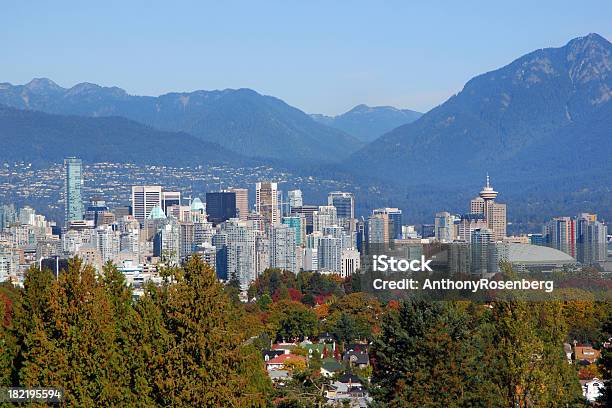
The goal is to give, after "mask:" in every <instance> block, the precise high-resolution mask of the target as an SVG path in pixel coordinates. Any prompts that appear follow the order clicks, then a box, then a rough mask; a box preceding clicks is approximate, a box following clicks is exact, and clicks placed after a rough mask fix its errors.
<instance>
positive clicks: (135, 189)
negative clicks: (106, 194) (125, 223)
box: [132, 186, 163, 226]
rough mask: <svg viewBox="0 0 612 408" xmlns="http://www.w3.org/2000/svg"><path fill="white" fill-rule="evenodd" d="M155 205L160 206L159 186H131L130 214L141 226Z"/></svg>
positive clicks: (160, 194) (160, 188)
mask: <svg viewBox="0 0 612 408" xmlns="http://www.w3.org/2000/svg"><path fill="white" fill-rule="evenodd" d="M155 207H159V208H160V209H161V208H162V187H161V186H132V215H133V216H134V218H136V219H137V220H138V222H139V223H140V225H141V226H143V225H144V222H145V220H146V219H147V218H148V217H149V215H150V214H151V211H153V209H154V208H155ZM162 211H163V209H162Z"/></svg>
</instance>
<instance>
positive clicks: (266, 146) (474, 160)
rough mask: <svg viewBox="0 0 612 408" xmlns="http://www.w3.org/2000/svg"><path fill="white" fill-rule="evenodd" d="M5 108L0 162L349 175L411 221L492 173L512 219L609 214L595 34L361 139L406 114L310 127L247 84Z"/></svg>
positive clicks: (67, 94)
mask: <svg viewBox="0 0 612 408" xmlns="http://www.w3.org/2000/svg"><path fill="white" fill-rule="evenodd" d="M0 104H4V105H6V106H3V107H0V146H2V148H0V160H12V159H17V158H21V159H26V160H33V161H37V160H52V161H56V162H57V160H58V159H61V158H62V157H65V156H67V155H77V156H80V157H82V158H83V159H85V160H91V161H94V160H95V161H102V160H104V161H132V162H136V163H159V164H169V165H180V164H205V163H228V164H232V163H234V164H244V163H255V162H256V163H262V162H263V163H268V164H270V163H276V164H280V163H281V162H280V161H279V159H280V160H285V161H291V163H292V166H293V167H292V168H291V171H293V172H294V173H299V172H302V174H304V175H314V176H319V175H322V176H325V177H326V178H328V179H344V180H348V181H350V183H351V184H350V185H351V186H353V187H356V188H357V190H359V191H360V192H361V193H360V194H361V196H360V197H358V200H357V201H358V202H359V203H362V204H363V205H364V206H366V207H368V208H372V207H373V206H379V205H382V206H389V205H390V206H398V207H400V208H402V209H404V210H405V214H406V215H407V216H408V218H410V217H413V219H430V218H431V215H432V211H433V209H448V210H452V209H453V208H460V207H459V206H465V202H467V201H466V200H467V199H469V198H471V195H474V194H476V193H477V191H479V188H480V187H481V186H482V183H483V180H484V176H485V174H486V173H487V172H488V173H489V174H490V175H491V176H492V179H493V181H494V187H496V189H498V190H499V191H501V192H502V194H500V197H499V199H500V200H503V201H506V202H507V203H508V204H509V208H512V210H511V211H512V219H514V220H518V219H520V217H521V215H522V216H524V221H525V222H530V220H532V219H533V218H532V217H533V215H534V214H537V216H538V217H542V216H548V215H551V214H556V215H559V214H560V213H564V214H563V215H571V214H573V213H571V212H569V211H574V212H576V211H594V212H600V214H602V215H603V216H604V218H605V217H608V218H612V212H611V211H612V167H611V166H610V158H611V157H612V44H610V42H609V41H607V40H606V39H605V38H603V37H601V36H599V35H597V34H589V35H587V36H584V37H579V38H576V39H573V40H571V41H569V42H568V43H567V44H566V45H565V46H562V47H558V48H546V49H539V50H536V51H534V52H531V53H529V54H527V55H524V56H522V57H520V58H518V59H516V60H515V61H513V62H511V63H510V64H508V65H506V66H504V67H502V68H499V69H496V70H494V71H491V72H487V73H484V74H482V75H478V76H476V77H474V78H472V79H471V80H469V81H468V82H467V83H466V84H465V86H464V87H463V89H462V90H461V91H460V92H459V93H458V94H456V95H453V96H452V97H450V98H449V99H448V100H447V101H445V102H444V103H442V104H441V105H439V106H437V107H436V108H434V109H432V110H430V111H429V112H427V113H425V114H423V115H422V116H420V117H419V118H418V119H416V120H414V121H412V122H410V123H405V124H401V125H400V126H399V127H396V128H394V129H392V130H390V131H388V132H387V133H385V134H383V135H382V136H380V137H378V138H376V139H374V140H372V141H370V142H369V143H367V144H366V143H364V142H363V140H370V139H371V138H374V137H376V134H377V132H384V131H381V130H380V129H383V127H385V126H386V127H390V126H393V125H392V120H391V118H394V119H393V120H395V118H397V120H399V118H400V116H402V117H404V118H406V116H405V115H404V114H401V115H400V114H398V112H402V111H400V110H398V109H394V108H386V107H383V108H380V107H374V108H370V107H367V106H365V105H360V106H357V107H355V108H354V109H352V110H351V111H349V112H347V113H345V114H343V115H340V116H337V117H325V116H322V115H315V116H314V118H315V119H316V120H314V119H313V118H312V117H311V116H309V115H307V114H306V113H304V112H302V111H300V110H298V109H296V108H293V107H291V106H289V105H287V104H286V103H285V102H283V101H281V100H280V99H277V98H274V97H271V96H264V95H260V94H258V93H257V92H255V91H252V90H249V89H238V90H229V89H228V90H223V91H195V92H191V93H170V94H166V95H162V96H159V97H146V96H132V95H128V94H127V93H126V92H125V91H123V90H122V89H119V88H107V87H100V86H98V85H93V84H86V83H85V84H79V85H76V86H74V87H72V88H69V89H66V88H62V87H60V86H58V85H56V84H55V83H53V82H52V81H50V80H48V79H35V80H32V81H31V82H30V83H28V84H26V85H11V84H7V83H4V84H0ZM404 113H405V112H404ZM415 114H416V113H415ZM416 115H418V114H416ZM413 117H414V115H413ZM402 120H406V119H402ZM321 122H322V123H321ZM359 123H360V124H359ZM353 125H354V127H352V128H351V126H353ZM335 127H338V128H339V129H336V128H335ZM349 133H352V134H353V135H349ZM359 138H361V139H362V140H359ZM368 138H370V139H368ZM17 141H18V142H17ZM143 147H144V148H143ZM247 156H248V157H247ZM262 159H263V160H262ZM334 162H335V163H334ZM282 165H284V164H282ZM356 183H357V184H356ZM347 185H348V184H347ZM321 188H322V189H323V188H324V187H323V186H322V187H321ZM466 192H467V193H466ZM468 193H469V194H468ZM466 194H468V195H467V196H466Z"/></svg>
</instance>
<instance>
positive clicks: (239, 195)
mask: <svg viewBox="0 0 612 408" xmlns="http://www.w3.org/2000/svg"><path fill="white" fill-rule="evenodd" d="M229 191H230V192H232V193H234V194H235V195H236V215H237V217H238V218H239V219H240V220H241V221H246V220H247V219H248V217H249V190H248V189H246V188H230V189H229Z"/></svg>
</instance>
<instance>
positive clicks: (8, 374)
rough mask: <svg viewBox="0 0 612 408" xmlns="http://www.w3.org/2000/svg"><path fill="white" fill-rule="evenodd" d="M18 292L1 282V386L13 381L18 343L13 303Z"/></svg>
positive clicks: (10, 383)
mask: <svg viewBox="0 0 612 408" xmlns="http://www.w3.org/2000/svg"><path fill="white" fill-rule="evenodd" d="M18 296H19V295H18V292H17V291H15V290H13V288H12V287H11V286H10V285H8V284H0V386H10V385H12V383H13V375H14V373H15V371H14V364H15V359H16V357H17V352H18V345H17V338H16V336H15V332H14V330H15V326H14V325H13V314H14V311H13V305H14V304H15V302H16V301H18V299H17V297H18Z"/></svg>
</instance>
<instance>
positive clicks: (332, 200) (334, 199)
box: [327, 191, 355, 219]
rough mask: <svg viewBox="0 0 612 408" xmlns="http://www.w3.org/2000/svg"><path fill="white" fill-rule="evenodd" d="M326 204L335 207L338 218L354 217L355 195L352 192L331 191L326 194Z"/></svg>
mask: <svg viewBox="0 0 612 408" xmlns="http://www.w3.org/2000/svg"><path fill="white" fill-rule="evenodd" d="M327 205H333V206H334V207H336V214H337V216H338V218H339V219H351V218H355V197H354V196H353V193H347V192H343V191H332V192H330V193H329V194H328V195H327Z"/></svg>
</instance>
